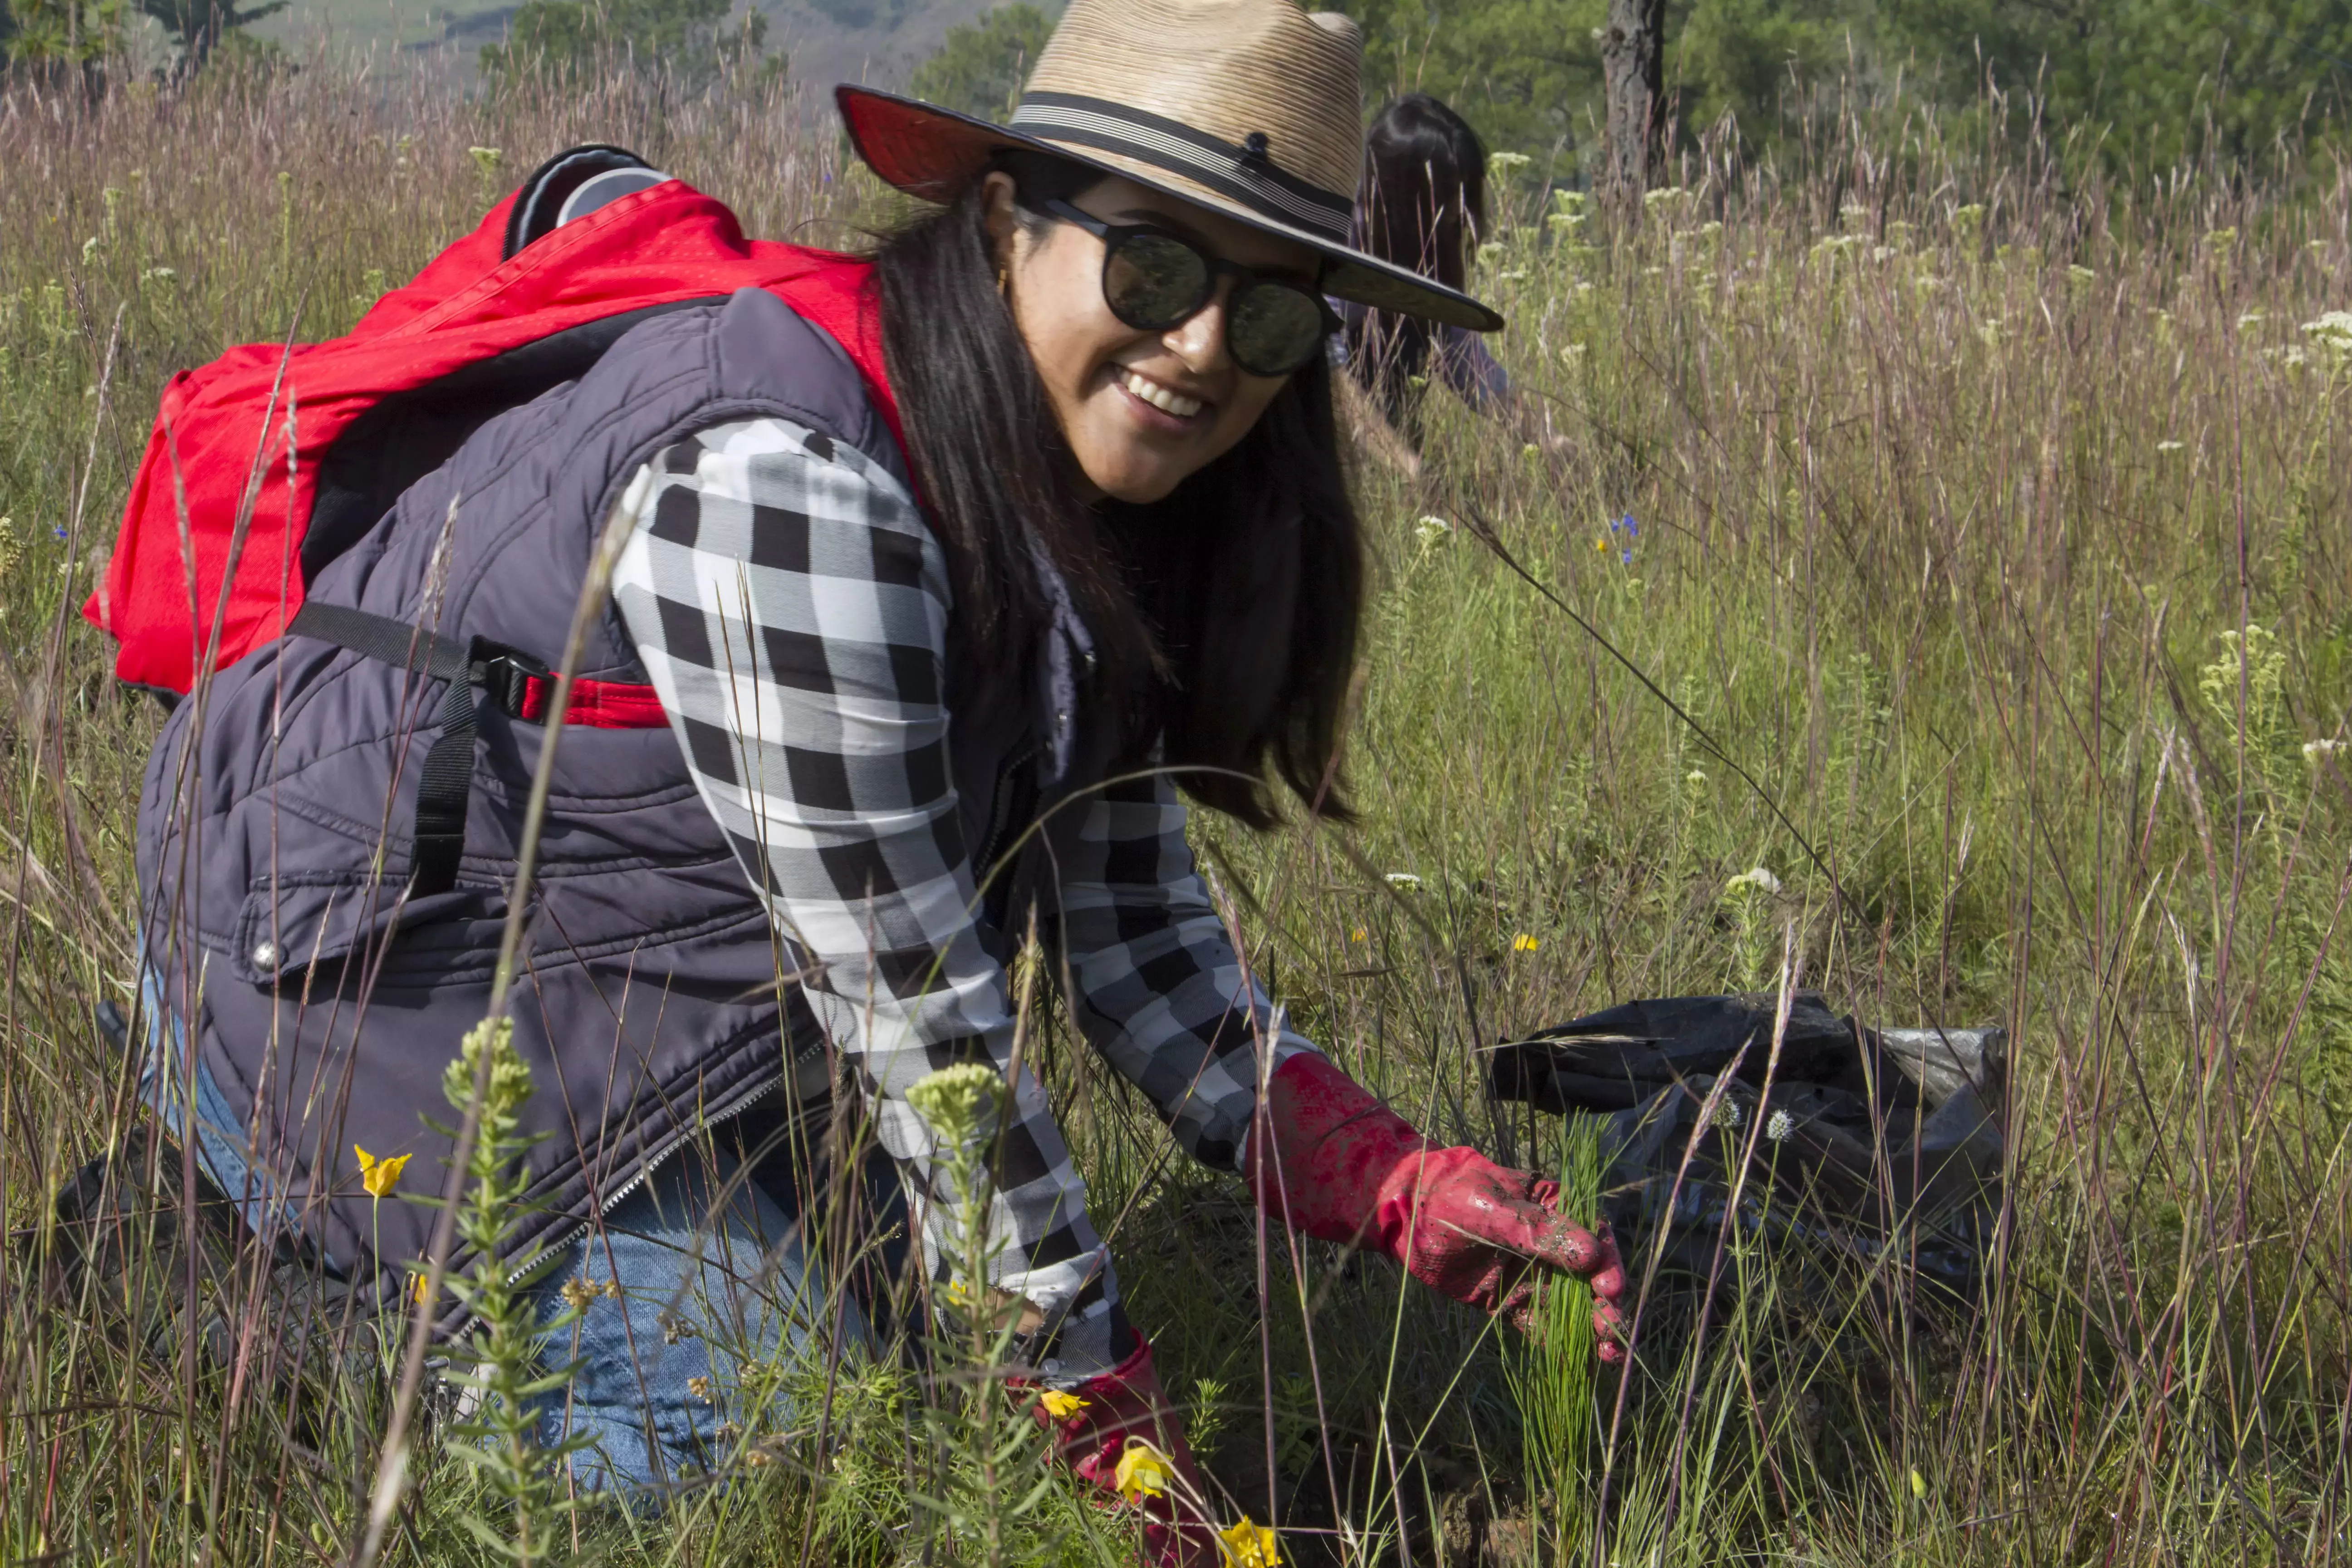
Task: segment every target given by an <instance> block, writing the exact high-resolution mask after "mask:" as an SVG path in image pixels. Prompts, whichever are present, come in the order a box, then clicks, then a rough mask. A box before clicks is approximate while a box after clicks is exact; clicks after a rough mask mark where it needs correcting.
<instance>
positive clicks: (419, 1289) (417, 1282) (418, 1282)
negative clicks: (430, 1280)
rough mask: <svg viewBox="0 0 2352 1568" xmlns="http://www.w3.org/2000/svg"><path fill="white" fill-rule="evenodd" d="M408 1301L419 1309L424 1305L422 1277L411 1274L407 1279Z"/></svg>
mask: <svg viewBox="0 0 2352 1568" xmlns="http://www.w3.org/2000/svg"><path fill="white" fill-rule="evenodd" d="M408 1299H409V1300H412V1301H414V1302H415V1303H416V1304H417V1305H418V1306H420V1307H422V1306H423V1305H425V1276H424V1275H422V1274H412V1275H410V1276H409V1277H408Z"/></svg>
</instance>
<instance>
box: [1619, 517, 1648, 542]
mask: <svg viewBox="0 0 2352 1568" xmlns="http://www.w3.org/2000/svg"><path fill="white" fill-rule="evenodd" d="M1617 523H1618V526H1619V527H1621V528H1622V529H1623V530H1624V531H1625V537H1626V538H1628V539H1639V538H1641V537H1642V525H1641V524H1640V523H1638V522H1635V521H1633V513H1632V512H1630V511H1629V512H1627V513H1626V514H1625V515H1624V516H1623V517H1621V518H1619V519H1618V520H1617Z"/></svg>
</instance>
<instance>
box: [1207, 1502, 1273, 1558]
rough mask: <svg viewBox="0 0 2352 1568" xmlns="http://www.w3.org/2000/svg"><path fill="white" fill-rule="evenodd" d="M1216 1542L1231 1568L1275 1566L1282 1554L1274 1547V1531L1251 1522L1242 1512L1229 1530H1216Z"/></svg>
mask: <svg viewBox="0 0 2352 1568" xmlns="http://www.w3.org/2000/svg"><path fill="white" fill-rule="evenodd" d="M1217 1544H1218V1546H1219V1547H1220V1548H1221V1549H1222V1550H1223V1552H1224V1554H1225V1561H1226V1562H1227V1563H1231V1564H1232V1565H1233V1568H1275V1564H1276V1563H1280V1562H1281V1561H1282V1554H1281V1553H1280V1552H1276V1550H1275V1549H1274V1531H1271V1530H1269V1529H1267V1528H1266V1527H1265V1525H1262V1524H1255V1523H1253V1522H1251V1520H1250V1516H1249V1515H1247V1514H1244V1515H1242V1516H1241V1518H1240V1519H1238V1520H1236V1521H1234V1525H1233V1528H1232V1529H1230V1530H1221V1531H1217Z"/></svg>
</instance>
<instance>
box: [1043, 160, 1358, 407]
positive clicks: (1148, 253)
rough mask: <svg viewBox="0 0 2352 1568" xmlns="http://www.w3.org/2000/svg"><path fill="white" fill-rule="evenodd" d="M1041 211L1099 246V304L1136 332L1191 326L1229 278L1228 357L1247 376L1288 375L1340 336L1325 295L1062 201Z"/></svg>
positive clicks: (1159, 231)
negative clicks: (1219, 284) (1187, 323)
mask: <svg viewBox="0 0 2352 1568" xmlns="http://www.w3.org/2000/svg"><path fill="white" fill-rule="evenodd" d="M1045 210H1046V212H1048V213H1050V214H1051V215H1052V216H1055V217H1057V218H1059V219H1061V220H1062V221H1063V222H1064V223H1066V224H1073V225H1076V226H1077V227H1079V228H1082V229H1085V230H1086V231H1087V233H1088V234H1091V235H1093V236H1094V237H1096V238H1097V239H1099V240H1101V241H1102V242H1103V270H1102V291H1103V302H1104V303H1105V304H1107V305H1108V306H1109V307H1110V313H1111V314H1112V315H1114V316H1117V317H1118V319H1119V320H1120V321H1124V322H1126V323H1127V324H1128V325H1129V326H1130V327H1133V328H1136V329H1137V330H1138V331H1147V332H1164V331H1168V329H1169V328H1171V327H1173V326H1176V325H1178V324H1180V323H1181V322H1184V321H1191V320H1192V318H1193V317H1194V316H1196V315H1198V314H1199V313H1200V311H1201V308H1202V306H1203V305H1206V304H1207V303H1208V302H1209V300H1210V299H1211V297H1212V296H1213V295H1214V294H1215V293H1216V291H1217V279H1220V278H1223V277H1227V276H1230V277H1231V278H1232V279H1233V280H1234V291H1233V296H1232V298H1230V299H1229V300H1226V301H1225V352H1226V353H1229V354H1231V355H1233V356H1234V363H1235V364H1237V365H1239V366H1241V367H1242V368H1243V369H1244V370H1245V371H1247V372H1249V373H1250V374H1252V375H1264V376H1281V375H1288V374H1290V373H1291V372H1293V371H1295V370H1297V369H1298V368H1299V367H1300V366H1302V365H1304V364H1306V363H1307V362H1308V361H1310V360H1312V359H1313V358H1314V357H1315V356H1316V355H1317V354H1318V353H1322V352H1323V340H1324V339H1325V338H1327V337H1329V336H1330V335H1331V334H1332V333H1333V332H1336V331H1339V318H1338V317H1336V316H1334V315H1333V314H1332V313H1331V307H1330V306H1329V305H1328V304H1326V303H1325V302H1324V300H1323V296H1322V294H1321V293H1320V292H1318V290H1316V289H1312V288H1309V287H1308V286H1307V285H1306V284H1304V283H1300V282H1297V281H1296V280H1294V279H1282V278H1265V277H1261V276H1259V275H1258V274H1257V273H1255V272H1253V271H1251V270H1250V269H1249V268H1246V267H1244V266H1242V265H1240V264H1239V263H1237V262H1232V261H1227V260H1226V259H1224V258H1223V257H1220V256H1211V255H1210V254H1209V253H1208V252H1206V251H1204V250H1202V248H1201V247H1198V246H1196V245H1192V244H1191V243H1189V242H1187V241H1185V240H1181V239H1179V238H1177V237H1175V236H1174V235H1172V234H1170V233H1168V232H1167V231H1166V230H1164V229H1157V228H1147V227H1143V226H1139V225H1136V224H1119V223H1105V222H1104V221H1103V220H1102V219H1100V218H1098V217H1094V216H1089V215H1088V214H1086V213H1083V212H1080V211H1079V210H1078V209H1077V208H1076V207H1074V206H1072V205H1070V204H1069V203H1067V202H1063V201H1049V202H1047V203H1046V204H1045Z"/></svg>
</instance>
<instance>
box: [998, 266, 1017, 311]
mask: <svg viewBox="0 0 2352 1568" xmlns="http://www.w3.org/2000/svg"><path fill="white" fill-rule="evenodd" d="M1007 270H1008V269H1007V268H1006V267H1005V265H1004V263H1003V262H1002V261H1000V262H998V263H997V264H996V292H997V294H998V296H999V297H1000V298H1002V299H1003V300H1005V302H1006V303H1008V304H1009V303H1011V302H1012V300H1013V296H1012V294H1011V293H1010V292H1009V291H1007V289H1005V286H1004V284H1005V275H1006V272H1007Z"/></svg>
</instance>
